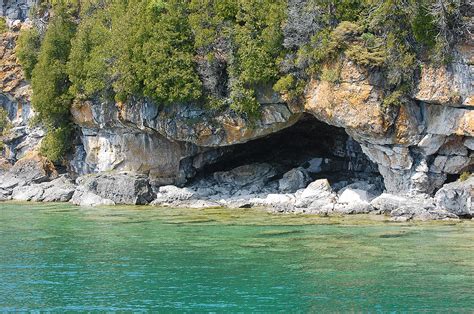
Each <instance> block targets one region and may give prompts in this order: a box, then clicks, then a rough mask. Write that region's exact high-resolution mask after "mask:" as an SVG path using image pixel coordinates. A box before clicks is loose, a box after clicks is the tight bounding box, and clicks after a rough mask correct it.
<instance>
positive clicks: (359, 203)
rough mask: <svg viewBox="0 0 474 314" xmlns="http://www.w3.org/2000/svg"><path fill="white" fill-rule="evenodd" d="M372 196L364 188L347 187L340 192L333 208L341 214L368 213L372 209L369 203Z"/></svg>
mask: <svg viewBox="0 0 474 314" xmlns="http://www.w3.org/2000/svg"><path fill="white" fill-rule="evenodd" d="M372 198H373V196H372V195H370V194H369V193H368V192H367V191H366V190H362V189H354V188H351V187H347V188H344V189H343V191H342V193H341V194H340V196H339V198H338V200H337V204H336V205H335V207H334V210H335V211H336V212H338V213H341V214H361V213H369V212H371V211H373V210H374V207H373V206H372V205H370V200H371V199H372Z"/></svg>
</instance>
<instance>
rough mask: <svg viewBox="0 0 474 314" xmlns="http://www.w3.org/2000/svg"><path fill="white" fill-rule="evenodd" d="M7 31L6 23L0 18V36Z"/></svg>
mask: <svg viewBox="0 0 474 314" xmlns="http://www.w3.org/2000/svg"><path fill="white" fill-rule="evenodd" d="M7 31H8V27H7V21H5V19H4V18H3V17H0V34H3V33H5V32H7Z"/></svg>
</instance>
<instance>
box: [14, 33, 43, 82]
mask: <svg viewBox="0 0 474 314" xmlns="http://www.w3.org/2000/svg"><path fill="white" fill-rule="evenodd" d="M40 47H41V39H40V34H39V32H38V30H37V29H36V28H28V29H23V30H22V31H21V32H20V35H19V36H18V40H17V42H16V56H17V58H18V62H19V63H20V64H21V67H22V69H23V73H24V74H25V78H26V79H27V80H30V79H31V75H32V73H33V69H34V68H35V65H36V63H37V62H38V54H39V50H40Z"/></svg>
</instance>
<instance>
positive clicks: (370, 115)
mask: <svg viewBox="0 0 474 314" xmlns="http://www.w3.org/2000/svg"><path fill="white" fill-rule="evenodd" d="M296 2H298V1H296ZM32 3H33V2H32V1H25V2H22V1H18V2H14V3H13V4H11V3H10V5H8V4H7V5H5V4H4V5H3V7H2V10H3V11H2V14H3V15H6V16H7V17H8V18H9V19H10V20H13V19H24V17H25V15H24V8H25V7H28V6H29V5H31V4H32ZM291 12H292V14H296V13H295V12H293V11H291ZM291 12H290V13H291ZM296 15H297V16H298V17H299V18H301V16H302V15H301V14H296ZM300 22H301V23H303V22H305V23H306V24H307V23H309V24H311V23H310V21H308V20H302V21H300ZM294 23H298V20H297V19H295V20H294ZM10 24H11V25H12V27H11V31H9V32H7V33H5V34H3V35H0V40H1V41H2V47H1V48H0V65H1V72H0V106H1V107H3V108H4V109H6V110H7V111H8V116H9V119H10V120H11V122H12V124H13V128H12V129H11V130H10V132H9V134H8V135H6V136H5V137H4V139H3V141H4V142H5V144H6V149H5V152H4V157H5V158H7V159H8V160H9V161H10V162H12V163H14V162H16V161H17V160H19V159H21V158H22V157H24V156H25V154H26V153H27V152H29V151H35V150H37V149H38V143H39V141H40V140H41V138H42V136H43V135H44V134H43V133H44V132H43V131H42V130H41V129H40V128H37V127H36V128H34V127H31V126H29V121H30V120H31V118H32V117H33V116H34V113H33V112H32V110H31V106H30V95H31V90H30V88H29V85H28V83H27V82H25V80H24V78H23V74H22V72H21V68H20V67H19V66H18V64H17V62H16V58H15V54H14V47H15V40H16V38H17V36H18V31H19V29H20V28H21V27H22V26H21V25H22V24H21V23H19V22H13V21H10ZM303 24H304V23H303ZM306 24H305V25H306ZM309 24H308V25H309ZM13 25H14V26H13ZM290 26H291V25H290ZM23 27H25V26H23ZM294 27H295V30H294V31H293V32H287V34H286V35H287V38H285V43H286V44H287V45H292V44H294V45H298V43H299V42H301V41H305V40H306V39H305V38H306V37H307V36H306V37H305V34H302V33H301V32H300V31H299V30H300V29H299V28H298V27H297V26H294ZM308 27H309V26H308ZM288 36H293V37H288ZM473 48H474V46H473V45H472V44H471V43H465V44H464V45H461V46H458V47H457V49H456V53H455V56H454V60H453V62H452V63H451V64H449V65H446V66H441V67H434V66H431V65H429V64H425V65H423V66H422V67H421V72H420V77H419V79H418V81H417V84H416V87H415V88H414V89H413V90H412V92H411V96H410V99H409V100H407V101H405V102H404V103H403V104H402V105H400V106H388V107H386V106H384V104H383V101H384V98H385V95H387V94H388V91H387V90H386V89H385V87H384V86H385V85H386V84H384V82H383V80H382V79H381V77H382V76H381V75H380V73H378V72H377V71H374V70H372V71H369V70H367V69H364V68H361V67H359V66H357V65H355V64H354V63H353V62H351V61H349V60H346V59H343V60H342V61H341V62H342V66H341V76H340V79H339V81H338V82H337V83H331V82H327V81H319V80H312V81H311V82H310V83H309V84H308V85H307V86H306V89H305V94H304V97H303V99H302V101H300V102H299V103H297V104H294V103H291V104H290V103H286V102H285V101H284V100H283V99H282V98H281V97H280V96H278V95H276V94H275V93H274V92H273V91H271V90H269V89H268V88H264V87H262V88H260V89H259V92H258V100H259V102H260V103H261V104H262V112H261V115H260V116H259V117H258V118H255V119H249V118H246V117H245V116H242V115H239V114H237V113H235V112H234V111H232V110H224V111H212V110H208V109H205V108H200V107H197V106H191V105H173V106H167V107H161V106H157V105H156V104H154V103H151V102H147V101H144V100H140V99H135V100H130V101H129V102H127V103H102V102H93V101H87V102H80V103H79V102H78V103H75V104H74V105H73V106H72V109H71V114H72V117H73V121H74V123H75V124H76V125H77V136H78V139H77V143H76V145H75V149H74V152H73V153H72V155H71V156H70V158H69V162H68V165H67V166H68V170H69V172H70V173H71V174H73V175H76V176H81V175H86V174H92V173H101V172H108V173H114V172H123V171H127V172H128V173H131V174H137V175H146V176H147V177H148V178H150V180H151V182H152V183H153V185H154V186H156V187H158V186H161V185H165V184H175V185H183V184H185V183H186V182H189V181H190V180H192V179H193V178H194V177H195V176H196V174H200V175H202V173H203V171H204V172H205V171H208V170H209V169H211V168H210V167H211V166H212V165H215V164H219V162H224V161H226V160H230V159H229V154H234V155H235V156H240V155H241V154H243V153H242V152H245V151H246V150H247V151H256V150H257V148H256V146H259V145H260V144H255V143H264V141H265V140H266V139H269V138H271V137H272V135H274V134H277V133H279V132H280V131H282V130H285V129H287V128H291V127H292V126H294V125H295V124H297V123H298V122H301V121H303V120H304V121H308V118H307V117H308V115H310V116H312V117H314V118H315V120H309V121H320V122H324V123H325V124H327V125H329V126H333V127H335V128H334V129H331V130H334V132H332V131H329V132H327V131H324V130H325V129H324V127H322V128H320V127H319V126H320V125H322V124H321V123H320V122H318V123H316V122H314V123H315V124H314V127H305V128H304V130H303V131H301V132H304V133H305V136H308V137H313V138H318V137H317V136H318V134H322V133H324V132H326V133H324V134H325V137H326V139H327V138H329V139H330V141H332V142H333V143H335V142H337V141H338V140H337V138H338V135H337V134H339V133H338V131H337V132H336V130H337V129H336V127H337V128H342V129H344V130H345V132H346V133H347V135H348V136H349V137H347V138H345V139H344V140H343V141H342V142H341V143H339V144H338V145H333V146H332V149H333V151H332V152H331V154H328V153H324V154H322V155H318V156H313V157H321V158H326V159H327V160H333V159H334V160H335V159H337V158H340V159H341V158H342V159H341V160H343V161H344V162H346V165H345V166H343V167H340V168H339V169H340V170H343V171H348V170H351V171H352V170H354V167H355V168H357V167H359V166H360V165H363V166H360V169H359V170H360V172H366V173H371V171H372V170H373V168H371V166H370V165H369V163H370V162H368V161H363V162H360V163H354V162H352V161H350V162H347V160H348V159H347V158H349V156H352V157H351V158H356V157H357V158H359V157H360V158H362V159H365V157H364V156H363V155H362V152H363V153H364V154H365V155H366V156H367V157H368V158H369V159H370V160H371V161H372V162H373V163H375V165H376V166H377V168H378V171H379V172H380V174H381V175H382V176H383V181H384V185H385V189H386V190H387V191H388V192H391V193H408V192H411V193H428V194H433V193H434V192H435V191H436V190H438V189H439V188H440V187H441V186H442V185H443V184H444V183H445V182H446V181H447V179H449V180H450V181H451V180H452V179H453V178H456V177H457V176H459V175H460V174H461V173H462V172H465V171H472V169H473V167H474V152H473V151H474V101H473V88H474V87H473V84H474V83H473V82H474V81H473V74H474V54H473V52H474V49H473ZM328 66H330V65H328ZM307 124H308V123H307V122H306V124H305V125H307ZM282 138H283V137H282ZM286 138H288V137H286ZM318 139H319V138H318ZM256 140H258V141H261V142H256ZM292 141H295V142H298V141H302V140H301V138H297V137H295V138H291V139H289V140H288V139H286V140H285V141H282V142H280V143H277V144H275V145H277V146H279V147H280V146H285V145H287V146H289V145H291V144H292V143H291V142H292ZM252 143H253V144H252ZM351 143H352V144H351ZM357 143H358V144H357ZM247 144H248V146H246V145H247ZM326 144H327V143H326V140H325V139H323V138H321V145H323V146H324V145H326ZM311 145H316V146H317V143H316V144H315V143H314V142H312V143H311ZM351 145H352V146H351ZM265 147H266V146H265ZM304 147H305V143H302V145H301V146H299V148H298V149H296V151H295V152H294V153H295V154H293V155H298V153H299V150H301V156H303V155H304V158H306V161H308V160H310V159H311V158H308V156H307V155H306V154H308V152H307V151H306V150H305V149H304ZM353 147H355V148H353ZM266 149H267V148H266ZM268 150H269V151H267V152H266V153H267V155H271V154H272V148H271V147H268ZM338 150H341V151H342V152H338ZM303 151H304V153H303ZM262 154H265V152H261V151H259V152H258V155H259V156H260V155H262ZM256 155H257V154H255V156H256ZM329 155H331V156H329ZM285 156H288V155H285ZM301 156H300V157H301ZM310 157H311V156H310ZM346 157H347V158H346ZM255 158H256V157H255ZM255 158H254V159H255ZM285 158H286V157H285ZM288 158H289V157H288ZM291 158H293V160H297V159H298V156H296V157H294V156H293V157H291ZM304 158H300V159H304ZM331 158H332V159H331ZM344 158H346V159H344ZM362 159H361V160H362ZM253 161H255V160H253ZM257 161H258V160H257ZM274 161H275V162H278V160H274ZM303 161H304V160H303ZM331 162H332V161H331ZM282 164H283V162H282ZM358 165H359V166H358ZM362 168H363V169H362ZM252 169H253V168H252ZM255 169H260V168H255ZM330 169H335V168H330ZM286 170H287V169H286ZM252 171H253V170H252ZM279 175H280V176H281V174H279ZM291 175H293V174H291ZM302 178H303V179H302V181H305V180H304V176H303V177H302ZM306 181H307V180H306ZM306 183H307V182H306ZM303 186H305V185H304V184H303Z"/></svg>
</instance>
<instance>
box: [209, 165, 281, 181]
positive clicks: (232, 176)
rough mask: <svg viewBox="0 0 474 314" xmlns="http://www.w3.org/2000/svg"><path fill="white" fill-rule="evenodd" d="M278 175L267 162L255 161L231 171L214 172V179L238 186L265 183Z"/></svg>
mask: <svg viewBox="0 0 474 314" xmlns="http://www.w3.org/2000/svg"><path fill="white" fill-rule="evenodd" d="M276 175H277V171H276V170H275V168H274V167H273V166H272V165H270V164H267V163H254V164H250V165H244V166H240V167H237V168H234V169H232V170H230V171H223V172H216V173H214V179H215V180H216V182H217V183H218V184H229V185H235V186H237V187H242V186H247V185H250V184H251V185H258V186H262V187H263V185H265V183H267V182H268V181H269V180H270V179H272V178H273V177H275V176H276Z"/></svg>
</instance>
